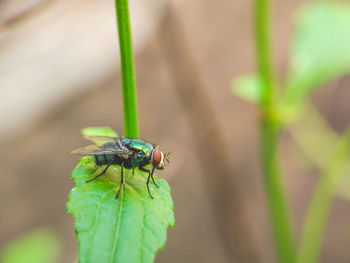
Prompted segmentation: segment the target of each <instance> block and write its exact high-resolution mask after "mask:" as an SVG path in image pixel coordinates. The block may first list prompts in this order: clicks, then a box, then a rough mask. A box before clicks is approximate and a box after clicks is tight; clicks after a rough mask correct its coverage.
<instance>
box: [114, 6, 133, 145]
mask: <svg viewBox="0 0 350 263" xmlns="http://www.w3.org/2000/svg"><path fill="white" fill-rule="evenodd" d="M115 3H116V11H117V21H118V32H119V47H120V61H121V74H122V85H123V105H124V135H125V136H127V137H134V138H136V137H138V135H139V131H138V118H137V98H136V85H135V72H134V58H133V52H132V40H131V30H130V21H129V8H128V1H127V0H116V1H115Z"/></svg>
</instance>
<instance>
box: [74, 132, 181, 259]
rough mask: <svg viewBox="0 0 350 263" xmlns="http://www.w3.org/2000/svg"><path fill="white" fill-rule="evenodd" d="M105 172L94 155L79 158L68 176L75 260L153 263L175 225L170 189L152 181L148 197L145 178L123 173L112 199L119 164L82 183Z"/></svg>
mask: <svg viewBox="0 0 350 263" xmlns="http://www.w3.org/2000/svg"><path fill="white" fill-rule="evenodd" d="M89 135H93V134H89ZM98 135H106V134H98ZM108 136H110V134H108ZM103 168H104V166H102V167H99V166H97V165H96V164H95V162H94V158H93V157H92V156H91V157H83V158H82V159H80V160H79V163H78V165H77V167H76V168H75V169H74V170H73V172H72V179H73V180H74V188H73V189H72V191H71V193H70V195H69V198H68V202H67V211H68V213H70V214H72V215H73V217H74V219H75V230H76V236H77V239H78V257H79V262H83V263H88V262H111V263H112V262H123V263H128V262H130V263H138V262H139V263H141V262H142V263H146V262H153V261H154V258H155V255H156V252H157V251H158V250H159V249H161V248H162V247H164V245H165V242H166V238H167V228H168V227H172V226H173V225H174V221H175V220H174V213H173V202H172V199H171V195H170V187H169V185H168V184H167V183H166V182H165V180H160V179H156V181H157V184H158V185H159V186H160V187H159V188H157V187H155V186H154V185H153V183H152V182H151V183H150V190H151V192H152V195H153V197H154V199H151V197H150V196H149V194H148V192H147V187H146V180H147V174H146V173H144V172H141V171H139V170H138V169H135V174H134V175H132V172H131V170H128V169H124V175H125V176H124V180H125V181H124V182H125V183H124V186H123V187H122V190H121V192H120V195H119V197H118V200H116V199H115V195H116V192H117V190H118V188H119V185H120V166H118V165H112V166H111V167H110V168H109V169H108V171H107V173H106V174H105V175H103V176H101V177H99V178H98V179H96V180H94V181H91V182H89V183H86V181H87V180H88V179H91V178H93V177H94V176H95V175H96V174H97V173H99V172H101V170H103Z"/></svg>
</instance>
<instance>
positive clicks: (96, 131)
mask: <svg viewBox="0 0 350 263" xmlns="http://www.w3.org/2000/svg"><path fill="white" fill-rule="evenodd" d="M81 133H82V134H83V135H84V136H110V137H117V136H118V134H117V133H116V132H115V131H113V130H112V129H111V128H109V127H87V128H83V129H82V130H81Z"/></svg>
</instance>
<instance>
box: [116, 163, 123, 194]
mask: <svg viewBox="0 0 350 263" xmlns="http://www.w3.org/2000/svg"><path fill="white" fill-rule="evenodd" d="M120 167H121V168H120V171H121V173H120V186H119V190H118V192H117V195H116V196H115V199H118V196H119V194H120V190H121V189H122V186H123V183H124V166H123V165H121V166H120Z"/></svg>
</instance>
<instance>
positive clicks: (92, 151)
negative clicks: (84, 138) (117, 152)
mask: <svg viewBox="0 0 350 263" xmlns="http://www.w3.org/2000/svg"><path fill="white" fill-rule="evenodd" d="M71 154H80V155H103V154H113V152H112V151H110V150H105V149H102V148H100V147H98V146H96V145H89V146H85V147H81V148H78V149H75V150H74V151H72V152H71Z"/></svg>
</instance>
